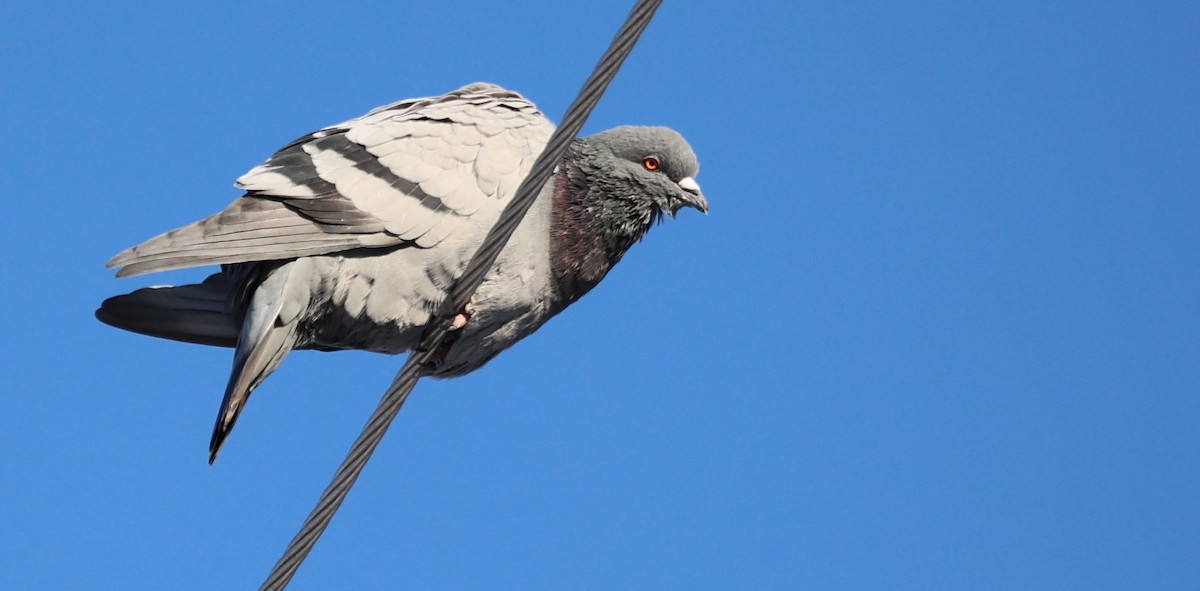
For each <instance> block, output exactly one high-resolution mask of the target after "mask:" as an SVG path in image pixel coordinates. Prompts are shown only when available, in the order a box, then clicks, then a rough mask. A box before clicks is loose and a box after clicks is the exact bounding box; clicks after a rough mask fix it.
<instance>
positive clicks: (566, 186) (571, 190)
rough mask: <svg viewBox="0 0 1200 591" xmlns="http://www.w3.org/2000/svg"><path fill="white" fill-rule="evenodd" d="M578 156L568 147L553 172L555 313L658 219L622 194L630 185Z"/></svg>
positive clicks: (586, 288)
mask: <svg viewBox="0 0 1200 591" xmlns="http://www.w3.org/2000/svg"><path fill="white" fill-rule="evenodd" d="M580 156H581V154H580V153H579V146H578V145H576V146H572V149H571V151H570V152H569V153H568V155H567V157H566V158H564V159H563V161H562V162H561V163H560V165H559V169H558V172H557V174H556V175H555V183H554V204H553V207H552V209H551V214H550V215H551V218H550V219H551V226H550V227H551V238H550V262H551V271H552V273H553V277H554V284H555V292H556V293H555V295H556V297H555V298H554V299H555V302H554V303H555V307H556V311H557V310H561V309H562V308H565V307H566V306H568V305H569V304H571V303H573V302H574V301H575V300H578V299H579V298H581V297H583V295H584V294H586V293H587V292H588V291H589V290H591V289H592V288H593V287H595V286H596V284H597V283H599V282H600V280H601V279H604V276H605V275H606V274H608V271H609V270H610V269H612V268H613V265H616V264H617V262H618V261H620V260H621V257H622V256H624V254H625V251H627V250H629V247H630V246H633V245H634V243H636V242H637V241H639V240H641V239H642V237H643V236H645V235H646V231H647V230H649V229H650V226H652V225H654V222H655V221H656V220H658V219H660V218H661V217H662V213H661V211H659V210H658V209H657V208H654V207H649V206H639V205H638V204H637V201H636V200H632V199H629V198H628V197H627V195H628V193H629V191H631V190H633V187H623V186H621V185H622V184H623V183H622V182H621V180H620V179H614V178H612V176H611V175H607V174H605V173H606V172H607V171H604V170H602V169H600V168H599V167H595V166H590V165H589V164H588V159H587V158H586V157H582V158H581V157H580Z"/></svg>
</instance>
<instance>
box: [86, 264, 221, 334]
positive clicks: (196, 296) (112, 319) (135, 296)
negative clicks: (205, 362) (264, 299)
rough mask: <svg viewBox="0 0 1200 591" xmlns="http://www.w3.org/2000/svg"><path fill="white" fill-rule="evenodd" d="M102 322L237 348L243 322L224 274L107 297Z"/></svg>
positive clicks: (100, 313)
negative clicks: (231, 303)
mask: <svg viewBox="0 0 1200 591" xmlns="http://www.w3.org/2000/svg"><path fill="white" fill-rule="evenodd" d="M96 318H97V319H99V320H100V321H101V322H103V323H105V324H108V325H111V326H115V327H117V328H121V329H125V330H128V331H131V332H136V333H141V334H145V335H150V336H152V337H159V338H164V339H172V340H176V341H184V342H187V343H198V344H201V345H216V346H219V347H233V346H236V345H237V339H238V330H239V328H240V324H239V323H238V321H237V319H236V318H235V317H234V315H233V313H232V312H231V311H230V308H229V285H228V283H227V281H226V280H225V278H224V276H223V275H222V274H221V273H217V274H215V275H212V276H210V277H209V278H208V279H205V280H204V283H198V284H194V285H181V286H178V287H147V288H144V289H139V290H137V291H135V292H133V293H129V294H125V295H120V296H116V297H112V298H108V299H107V300H104V303H103V304H100V309H98V310H96Z"/></svg>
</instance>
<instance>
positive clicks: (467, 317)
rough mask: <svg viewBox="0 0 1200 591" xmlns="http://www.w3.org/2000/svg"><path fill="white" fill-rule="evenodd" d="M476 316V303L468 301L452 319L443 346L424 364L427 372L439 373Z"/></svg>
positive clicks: (439, 346)
mask: <svg viewBox="0 0 1200 591" xmlns="http://www.w3.org/2000/svg"><path fill="white" fill-rule="evenodd" d="M474 315H475V303H474V302H472V301H467V303H466V304H465V305H463V307H462V309H460V310H459V311H458V313H457V314H455V315H454V316H453V317H452V318H451V319H450V326H449V327H448V328H447V329H446V332H447V334H446V338H444V339H442V344H441V345H438V348H437V349H435V350H434V351H433V355H430V356H429V360H428V361H426V362H425V363H424V364H422V367H423V368H425V370H427V371H437V369H438V368H440V367H441V366H442V363H444V362H445V361H446V356H447V355H449V354H450V347H453V346H454V343H456V342H458V338H459V337H461V336H462V329H464V328H466V326H467V323H468V322H470V321H471V317H472V316H474Z"/></svg>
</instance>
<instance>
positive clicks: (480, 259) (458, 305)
mask: <svg viewBox="0 0 1200 591" xmlns="http://www.w3.org/2000/svg"><path fill="white" fill-rule="evenodd" d="M660 4H662V0H638V2H637V4H636V5H634V7H633V10H632V11H630V13H629V16H628V17H627V18H626V19H625V23H624V24H623V25H622V26H621V29H620V30H619V31H617V35H616V37H614V38H613V42H612V44H611V45H609V47H608V50H607V51H605V52H604V55H603V56H602V57H601V58H600V61H599V63H597V64H596V68H595V70H594V71H593V72H592V75H591V76H590V77H588V79H587V81H586V82H584V84H583V88H582V89H581V90H580V91H579V94H578V95H577V96H576V97H575V101H574V102H573V103H571V106H570V107H569V108H568V109H567V113H566V115H564V116H563V120H562V124H561V125H559V127H558V129H556V130H555V131H554V134H553V135H552V136H551V137H550V141H549V142H548V143H547V144H546V149H545V150H544V151H543V152H542V155H541V156H539V157H538V159H537V161H536V162H534V164H533V168H532V169H531V171H530V173H529V176H527V177H525V180H524V181H522V183H521V186H520V188H518V189H517V194H516V196H515V197H514V198H513V200H512V202H510V203H509V204H508V206H507V207H505V208H504V212H503V213H501V214H500V219H499V221H497V222H496V225H495V226H493V227H492V229H491V230H490V231H489V232H488V235H487V237H486V238H484V241H483V245H482V246H480V248H479V251H478V252H476V253H475V256H474V257H473V258H472V259H471V262H470V264H469V265H468V266H467V270H466V272H464V273H463V276H462V277H460V278H459V280H458V282H457V283H455V285H454V288H453V289H452V290H451V291H450V295H449V300H450V301H451V302H453V303H454V308H453V309H455V310H461V309H462V307H463V306H464V305H465V304H466V303H467V301H469V300H470V298H471V296H472V295H473V294H474V293H475V290H476V289H478V288H479V285H480V284H481V283H483V277H484V275H485V274H486V273H487V271H488V270H489V269H491V267H492V264H493V263H495V261H496V257H497V256H498V255H499V254H500V250H501V249H503V248H504V245H505V244H507V243H508V239H509V237H510V236H512V233H513V231H514V230H515V229H516V227H517V225H518V224H519V223H520V222H521V218H523V217H524V216H525V212H527V211H528V210H529V208H530V206H532V205H533V200H534V199H535V198H536V197H537V194H538V193H539V192H540V191H541V188H542V186H543V185H545V184H546V181H547V180H549V178H550V174H551V173H552V172H553V171H554V167H555V166H556V165H557V164H558V162H559V161H560V160H562V157H563V154H564V153H565V152H566V150H567V146H568V145H569V144H570V142H571V140H573V139H574V138H575V136H576V135H577V134H578V133H579V130H580V129H582V128H583V123H584V121H586V120H587V118H588V115H590V114H591V112H592V109H593V108H594V107H595V106H596V103H598V102H599V101H600V96H601V95H602V94H604V90H605V89H606V88H608V84H609V83H610V82H612V79H613V77H614V76H616V74H617V70H618V69H620V67H621V64H622V63H624V61H625V58H626V57H628V56H629V54H630V52H632V51H633V46H634V45H635V44H636V43H637V40H638V38H639V37H640V36H641V34H642V32H643V31H645V30H646V26H647V25H649V24H650V19H651V18H653V16H654V12H655V11H656V10H658V7H659V5H660ZM447 324H448V323H445V322H442V323H439V324H433V323H432V322H431V324H430V329H429V330H427V331H426V334H425V337H424V338H423V339H422V341H421V346H420V347H418V348H417V350H416V352H414V353H413V354H412V355H411V356H410V357H409V359H408V362H407V363H405V364H404V367H403V368H402V369H401V370H400V373H399V374H397V375H396V379H395V380H393V381H392V385H391V386H390V387H389V388H388V390H387V392H386V393H384V395H383V398H382V399H381V400H380V401H379V406H378V407H377V408H376V409H375V412H374V413H372V414H371V418H370V419H368V420H367V424H366V425H365V426H363V430H362V433H360V434H359V436H358V439H356V440H355V441H354V445H352V446H351V447H350V451H349V453H347V454H346V459H344V460H342V464H341V465H340V466H338V469H337V472H335V473H334V475H333V480H332V481H331V482H330V483H329V486H328V487H326V488H325V492H323V493H322V494H321V498H320V500H318V501H317V506H316V507H315V508H313V511H312V513H310V514H309V515H308V519H306V520H305V521H304V525H303V526H301V527H300V531H299V533H297V534H296V537H294V538H292V541H291V543H289V544H288V547H287V549H286V550H284V553H283V556H282V557H281V558H280V559H279V562H277V563H275V567H274V568H272V569H271V574H270V575H268V577H267V580H266V582H264V583H263V584H262V586H261V587H259V591H280V590H282V589H284V588H285V587H287V584H288V582H290V581H291V580H292V576H294V575H295V574H296V569H298V568H300V563H301V562H303V561H304V559H305V558H306V557H307V556H308V553H309V552H310V551H312V548H313V545H314V544H316V543H317V538H319V537H321V534H322V533H323V532H324V531H325V528H326V527H327V526H328V525H329V521H330V520H331V519H333V514H334V512H336V511H337V509H338V507H340V506H341V504H342V501H343V500H344V499H345V498H346V494H347V493H349V492H350V487H352V486H354V481H355V480H357V479H358V475H359V474H360V473H362V469H363V466H365V465H366V463H367V460H368V459H370V457H371V454H372V453H373V452H374V451H375V448H376V447H377V446H378V445H379V441H380V440H381V439H383V434H384V433H385V432H387V428H388V426H389V425H391V423H392V420H393V419H395V418H396V414H397V413H399V412H400V407H401V406H403V405H404V401H405V400H407V399H408V395H409V394H411V393H412V390H413V387H415V386H416V385H417V380H418V379H419V378H420V375H421V368H422V367H423V366H424V365H425V364H426V363H427V362H428V361H429V360H430V358H431V357H432V356H433V355H434V352H435V351H437V349H438V346H439V345H441V343H442V342H443V341H444V340H445V338H446V335H447V331H446V328H447Z"/></svg>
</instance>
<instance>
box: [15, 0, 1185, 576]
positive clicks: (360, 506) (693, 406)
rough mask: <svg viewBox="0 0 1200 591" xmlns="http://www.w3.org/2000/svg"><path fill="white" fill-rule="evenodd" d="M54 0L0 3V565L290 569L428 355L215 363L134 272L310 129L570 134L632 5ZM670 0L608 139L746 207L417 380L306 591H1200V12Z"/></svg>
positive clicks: (733, 207) (608, 104) (712, 196)
mask: <svg viewBox="0 0 1200 591" xmlns="http://www.w3.org/2000/svg"><path fill="white" fill-rule="evenodd" d="M243 4H245V3H242V4H238V5H236V6H235V5H229V4H215V5H214V4H211V3H199V4H198V3H133V2H113V3H105V4H103V5H100V4H87V3H71V2H54V1H46V2H37V3H31V2H27V3H22V4H20V5H15V6H12V7H8V8H7V9H6V17H5V19H3V23H2V24H0V56H3V57H0V76H2V78H3V79H4V80H5V81H6V83H5V89H4V90H3V91H0V107H2V109H0V113H2V115H0V117H3V124H4V129H5V131H6V133H7V138H6V141H4V142H3V143H0V162H2V163H3V165H2V166H3V167H4V172H5V177H6V179H7V180H8V182H7V190H6V193H7V198H6V199H5V204H4V208H3V211H4V212H5V219H6V220H7V222H8V223H7V224H6V231H5V232H4V233H2V234H0V240H2V241H3V243H2V245H0V248H2V249H3V251H4V252H8V253H9V255H8V256H7V257H6V260H5V263H4V268H5V270H6V273H5V274H6V276H7V277H8V279H9V281H8V284H7V289H3V290H0V297H2V298H3V301H2V302H0V304H2V305H0V310H3V314H4V325H5V326H6V327H7V329H6V330H7V334H8V335H9V336H8V345H7V346H6V348H5V352H6V353H5V355H4V356H3V358H4V367H5V370H4V371H3V372H0V388H2V391H3V392H4V393H5V397H6V401H7V404H6V407H7V412H5V413H3V414H2V415H0V446H3V448H4V449H5V453H4V459H3V460H0V462H2V464H0V466H2V467H3V474H4V486H3V487H2V491H3V492H0V522H2V523H3V524H4V526H3V527H2V528H0V556H2V557H3V558H0V579H2V580H4V581H5V586H6V587H7V588H13V589H67V588H82V589H109V588H112V589H117V588H119V589H164V588H169V589H214V588H256V587H257V585H258V584H259V583H260V582H261V580H262V578H263V577H264V576H265V575H266V573H267V572H268V570H269V569H270V567H271V565H272V564H273V563H274V561H275V560H276V558H277V557H278V555H279V553H280V552H281V551H282V549H283V547H284V545H285V544H286V542H287V541H288V540H289V539H290V538H291V536H292V535H293V533H294V532H295V530H296V528H297V527H298V526H299V525H300V523H301V521H302V519H303V518H304V516H305V515H306V514H307V512H308V511H309V509H310V508H311V506H312V504H313V502H314V501H315V500H316V498H317V496H318V495H319V493H320V491H321V490H322V489H323V487H324V486H325V484H326V482H327V479H328V478H329V476H330V475H331V474H332V472H333V470H334V468H335V467H336V465H337V463H338V462H339V461H340V459H341V457H342V455H343V454H344V453H345V451H346V449H347V448H348V447H349V444H350V442H351V441H352V440H353V438H354V436H355V435H356V434H357V433H358V430H359V428H360V427H361V425H362V423H363V421H364V420H365V419H366V417H367V416H368V415H369V413H370V412H371V410H372V409H373V408H374V405H375V403H376V401H377V400H378V397H379V395H380V394H381V393H382V392H383V391H384V389H385V388H386V386H387V384H388V383H389V382H390V380H391V378H392V375H393V374H394V372H395V371H396V370H397V369H399V367H400V366H401V364H402V362H403V360H402V359H401V358H392V357H386V356H380V355H371V354H366V353H338V354H322V353H316V352H300V353H296V354H293V355H292V356H290V357H289V358H288V359H287V361H286V362H285V363H284V364H283V366H282V368H281V369H280V370H279V371H278V372H276V374H275V375H273V376H272V377H271V378H270V379H269V380H268V381H267V382H266V384H265V385H264V386H263V387H262V388H260V389H259V390H258V391H257V392H256V394H255V396H254V399H253V402H252V403H251V404H250V405H249V407H248V409H247V411H246V413H245V414H244V415H243V416H242V419H241V421H240V423H239V427H238V429H237V431H236V432H235V433H234V435H233V436H232V437H231V439H230V440H229V442H228V444H227V445H226V447H225V449H224V451H223V453H222V456H221V458H220V460H219V461H218V462H217V464H216V465H215V466H213V467H209V466H208V465H207V463H206V461H205V460H206V451H207V443H208V437H209V433H210V429H211V427H212V422H213V417H214V414H215V412H216V409H217V406H218V403H219V402H220V397H221V393H222V391H223V388H224V385H225V380H226V377H227V372H228V367H229V357H230V354H229V352H228V351H226V350H220V349H215V348H208V347H200V346H192V345H184V344H179V343H173V342H168V341H161V340H155V339H150V338H147V337H140V336H137V335H132V334H126V333H122V332H120V331H117V330H114V329H111V328H109V327H106V326H103V325H101V324H100V323H98V322H96V321H95V320H94V319H93V317H92V310H93V309H94V308H95V306H96V305H97V304H98V303H99V302H100V301H101V300H102V299H103V298H105V297H108V296H110V295H113V294H116V293H119V292H125V291H128V290H131V289H134V288H136V287H140V286H142V285H149V284H161V283H180V282H187V281H193V280H196V279H198V278H200V277H202V276H203V275H204V274H205V272H206V270H190V271H181V272H175V273H170V274H166V275H162V276H152V277H144V278H135V279H129V280H120V281H118V280H116V279H114V278H113V277H112V275H111V272H110V271H108V270H106V269H105V268H104V262H105V261H106V260H107V259H108V257H109V256H111V255H112V254H113V253H115V252H117V251H118V250H120V249H122V248H125V247H126V246H129V245H132V244H134V243H137V242H140V241H142V240H143V239H145V238H148V237H150V236H152V235H154V234H157V233H159V232H161V231H164V230H167V229H170V228H173V227H176V226H179V225H182V224H185V223H188V222H191V221H193V220H195V219H199V218H200V217H203V216H206V215H208V214H210V213H212V212H215V211H217V210H219V209H220V208H222V207H223V206H224V205H225V204H226V203H227V202H228V201H230V200H232V199H233V198H234V197H236V196H237V192H236V191H235V190H234V189H233V188H232V186H231V184H232V182H233V179H235V178H236V177H237V176H239V175H240V174H241V173H243V172H245V171H246V170H248V169H250V168H251V167H253V166H254V165H256V164H258V163H259V162H261V161H262V160H263V159H265V158H266V157H267V156H269V155H270V154H271V153H272V152H273V151H274V150H275V149H276V148H278V147H280V146H281V145H283V144H284V143H285V142H287V141H289V140H291V139H292V138H294V137H296V136H299V135H301V134H303V133H305V132H307V131H310V130H312V129H316V128H318V127H322V126H324V125H328V124H331V123H336V122H338V121H342V120H345V119H347V118H350V117H354V116H356V115H359V114H361V113H363V112H365V111H366V110H368V109H370V108H372V107H374V106H377V105H381V104H384V103H387V102H391V101H394V100H398V99H401V98H406V97H412V96H425V95H429V94H436V93H441V92H445V91H447V90H450V89H453V88H456V87H458V86H460V85H462V84H465V83H467V82H472V81H476V80H487V81H492V82H497V83H500V84H503V85H505V86H508V87H510V88H513V89H516V90H519V91H521V92H522V93H524V94H525V95H526V96H528V97H530V98H531V99H533V100H534V101H535V102H537V103H538V104H539V106H541V107H542V109H543V110H544V111H546V112H547V113H548V114H549V115H550V116H551V117H552V118H555V119H557V118H558V117H559V116H561V114H562V112H563V111H564V110H565V108H566V105H567V104H568V103H569V102H570V100H571V98H572V97H573V96H574V93H575V92H576V90H577V89H578V86H579V84H580V83H581V82H582V81H583V79H584V77H585V76H586V74H587V72H588V71H590V68H591V67H592V65H593V64H594V63H595V60H596V59H597V57H598V56H599V54H600V52H601V51H602V50H603V48H604V47H605V46H606V45H607V43H608V40H609V38H610V36H611V35H612V33H613V32H614V31H615V30H616V27H617V26H618V25H619V23H620V21H621V20H622V19H623V18H624V13H625V10H626V9H627V7H626V5H625V3H617V4H615V5H614V4H612V3H588V4H584V3H576V4H562V3H554V2H524V3H475V2H456V1H447V2H441V3H424V4H421V5H415V6H410V5H408V4H407V3H399V2H355V3H345V2H343V3H316V2H289V3H283V2H275V3H258V4H255V5H252V6H250V5H243ZM1133 4H1134V3H1112V2H1109V3H1083V2H1063V3H1042V2H1010V3H1005V4H1004V5H998V4H976V3H961V2H924V3H916V4H912V3H907V4H904V5H899V4H898V3H891V2H861V3H854V4H848V3H834V4H825V3H820V4H818V3H808V2H799V3H797V2H780V3H772V2H733V3H730V2H708V1H696V2H667V3H666V5H665V6H664V7H663V9H662V10H661V11H660V13H659V15H658V17H657V18H656V20H655V22H654V23H653V24H652V25H651V27H650V29H649V31H648V32H647V34H646V36H645V37H644V39H643V42H642V44H641V45H640V46H639V47H638V49H637V51H636V52H635V54H634V55H633V57H632V58H631V59H630V61H629V63H628V65H627V66H626V67H625V69H624V70H623V71H622V72H621V74H620V75H619V76H618V78H617V80H616V82H615V83H614V85H613V87H612V88H611V90H610V92H609V93H608V95H607V96H606V97H605V99H604V101H603V102H602V103H601V104H600V106H599V108H598V109H597V110H596V112H595V114H594V115H593V117H592V119H591V120H590V122H589V124H588V127H587V129H588V131H589V132H594V131H599V130H602V129H605V128H608V127H611V126H614V125H618V124H663V125H669V126H672V127H675V128H677V129H679V130H680V131H681V132H682V133H683V134H684V135H685V136H686V137H687V138H688V139H689V140H690V141H691V143H692V145H693V146H694V147H695V149H696V151H697V153H698V154H699V157H700V161H701V173H700V175H699V176H698V181H699V182H700V183H701V185H702V186H703V187H704V189H705V192H706V194H707V195H708V197H709V200H710V202H711V203H712V213H711V214H710V215H708V216H700V215H698V214H696V213H695V212H691V211H687V212H683V214H682V215H681V216H680V217H679V219H676V220H668V221H667V223H665V224H664V225H663V226H661V227H659V228H656V229H655V230H654V231H653V232H651V234H650V236H649V237H648V238H647V240H646V241H645V242H644V243H642V244H640V245H638V246H637V247H636V248H635V249H634V251H633V252H631V254H630V255H629V256H628V257H626V259H625V260H624V261H623V262H622V263H621V265H620V266H619V267H618V268H617V269H616V270H615V271H614V272H613V273H612V274H611V275H610V276H609V278H608V279H607V280H606V281H605V282H604V283H603V284H602V285H601V286H600V287H599V288H597V289H596V290H595V291H594V292H593V293H592V294H590V295H589V296H588V297H586V298H585V299H584V300H583V301H581V302H580V303H578V304H576V305H575V306H574V307H573V308H571V309H570V310H568V311H567V312H566V313H564V314H563V315H561V316H560V317H558V318H556V319H555V320H554V321H552V322H551V323H550V324H549V325H547V326H546V327H544V328H543V329H542V330H541V331H540V332H539V333H538V334H537V335H535V336H534V337H531V338H530V339H528V340H526V341H525V342H522V343H521V344H520V345H519V346H517V347H516V348H514V349H513V350H511V351H508V352H506V353H505V354H504V355H502V356H501V357H500V358H499V359H497V360H496V361H494V362H493V363H492V364H490V365H489V366H488V367H486V368H485V369H483V370H481V371H479V372H477V373H475V374H473V375H471V376H468V377H465V378H461V379H457V380H451V381H441V382H433V381H429V382H423V383H422V384H420V385H419V386H418V389H417V391H416V393H415V394H414V396H413V398H412V399H411V400H410V402H409V404H408V406H406V407H405V408H404V410H403V412H402V413H401V414H400V416H399V418H398V420H397V421H396V423H395V424H394V425H393V427H392V430H391V432H390V433H389V434H388V436H387V438H386V439H385V440H384V442H383V444H382V445H381V447H380V449H379V450H378V452H377V454H376V456H375V458H374V459H373V460H372V462H371V464H370V465H368V466H367V469H366V472H365V474H364V476H363V477H362V479H361V480H360V481H359V483H358V485H357V487H356V488H355V490H354V491H353V492H352V493H351V495H350V497H349V499H348V500H347V503H346V504H345V506H344V507H343V509H342V510H341V512H340V513H339V515H338V516H337V518H336V519H335V520H334V522H333V525H332V526H331V528H330V529H329V531H328V532H327V534H326V535H325V537H324V538H323V539H322V540H321V541H320V543H319V544H318V545H317V547H316V550H315V551H314V552H313V554H312V555H311V557H310V558H309V560H308V561H307V562H306V563H305V565H304V566H303V567H302V568H301V570H300V572H299V573H298V575H297V577H296V579H295V581H294V582H293V585H292V587H291V588H293V589H357V588H418V589H497V588H522V589H562V588H572V589H738V588H741V589H948V588H953V589H1064V588H1077V589H1085V588H1086V589H1131V588H1145V589H1195V588H1200V562H1198V561H1197V560H1196V557H1197V556H1200V537H1198V536H1197V533H1196V532H1197V531H1200V501H1198V499H1200V445H1198V443H1200V396H1198V394H1200V372H1198V371H1197V369H1198V361H1200V307H1198V306H1197V303H1198V302H1200V272H1198V271H1200V189H1198V187H1200V111H1198V109H1197V105H1200V76H1198V74H1200V38H1198V37H1197V36H1196V26H1197V23H1200V5H1197V4H1196V3H1194V2H1190V3H1189V2H1157V3H1151V5H1149V6H1141V7H1139V6H1134V5H1133Z"/></svg>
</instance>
